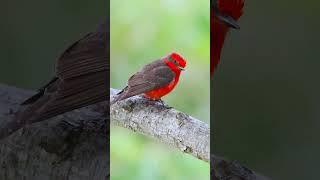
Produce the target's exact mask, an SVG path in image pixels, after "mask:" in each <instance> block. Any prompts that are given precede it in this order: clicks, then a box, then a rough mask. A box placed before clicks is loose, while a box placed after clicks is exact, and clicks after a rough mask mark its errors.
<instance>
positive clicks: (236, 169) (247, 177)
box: [210, 154, 271, 180]
mask: <svg viewBox="0 0 320 180" xmlns="http://www.w3.org/2000/svg"><path fill="white" fill-rule="evenodd" d="M210 169H211V170H210V171H211V179H212V180H271V179H270V178H268V177H265V176H263V175H261V174H259V173H257V172H255V171H253V170H251V169H249V168H247V167H245V166H243V165H241V164H240V163H239V162H238V161H229V160H226V159H224V158H221V157H218V156H215V155H213V154H211V166H210Z"/></svg>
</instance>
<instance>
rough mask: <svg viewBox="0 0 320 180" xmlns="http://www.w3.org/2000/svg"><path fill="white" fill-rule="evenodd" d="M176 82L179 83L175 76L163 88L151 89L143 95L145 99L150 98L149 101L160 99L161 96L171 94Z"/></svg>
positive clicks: (177, 77)
mask: <svg viewBox="0 0 320 180" xmlns="http://www.w3.org/2000/svg"><path fill="white" fill-rule="evenodd" d="M178 81H179V76H176V77H175V78H174V79H173V80H172V81H171V82H170V83H169V84H167V85H166V86H163V87H160V88H157V89H153V90H151V91H148V92H145V93H144V95H145V96H146V97H147V98H150V99H153V100H157V99H161V97H162V96H165V95H167V94H168V93H169V92H171V91H172V90H173V89H174V87H175V86H176V84H177V83H178Z"/></svg>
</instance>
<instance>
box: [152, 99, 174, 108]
mask: <svg viewBox="0 0 320 180" xmlns="http://www.w3.org/2000/svg"><path fill="white" fill-rule="evenodd" d="M155 101H157V102H159V103H161V104H162V106H164V107H165V108H167V109H172V107H170V106H169V105H167V104H165V103H164V101H163V100H162V99H156V100H155Z"/></svg>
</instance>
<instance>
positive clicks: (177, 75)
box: [164, 59, 181, 78]
mask: <svg viewBox="0 0 320 180" xmlns="http://www.w3.org/2000/svg"><path fill="white" fill-rule="evenodd" d="M164 62H165V63H166V64H167V66H169V68H170V69H171V70H172V71H173V72H174V73H175V74H176V77H178V78H179V76H180V73H181V70H180V69H179V67H177V66H176V65H175V64H174V63H172V62H171V61H169V60H168V59H165V60H164Z"/></svg>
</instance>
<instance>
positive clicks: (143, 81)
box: [113, 60, 175, 103]
mask: <svg viewBox="0 0 320 180" xmlns="http://www.w3.org/2000/svg"><path fill="white" fill-rule="evenodd" d="M174 77H175V73H174V72H173V71H172V70H171V69H170V68H169V67H168V66H167V65H166V64H165V63H164V62H163V60H158V61H155V62H153V63H151V64H149V65H146V66H145V67H144V68H143V69H142V70H141V71H139V72H137V73H136V74H134V75H132V76H131V77H130V79H129V80H128V86H127V87H126V88H125V89H124V91H123V92H122V93H121V94H119V96H118V97H117V98H116V99H115V100H114V101H113V103H114V102H116V101H120V100H123V99H126V98H129V97H131V96H135V95H139V94H142V93H145V92H148V91H151V90H153V89H157V88H160V87H163V86H166V85H168V84H169V83H170V82H171V81H172V80H173V79H174Z"/></svg>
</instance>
